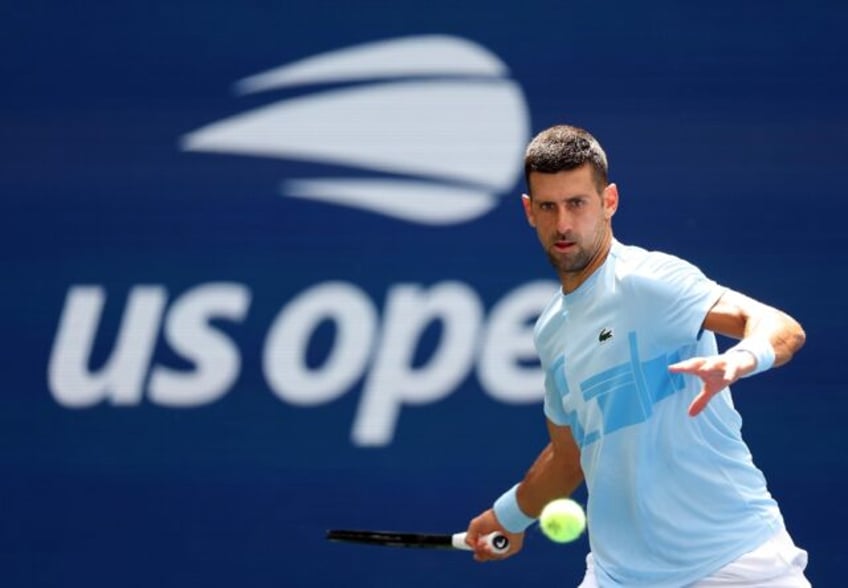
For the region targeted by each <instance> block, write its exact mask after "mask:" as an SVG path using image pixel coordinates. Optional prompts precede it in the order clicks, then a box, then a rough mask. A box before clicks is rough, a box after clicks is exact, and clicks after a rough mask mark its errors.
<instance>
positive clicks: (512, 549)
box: [465, 509, 524, 561]
mask: <svg viewBox="0 0 848 588" xmlns="http://www.w3.org/2000/svg"><path fill="white" fill-rule="evenodd" d="M495 531H497V532H499V533H503V535H505V536H506V537H507V538H508V539H509V549H508V550H507V552H506V553H500V554H498V553H493V552H492V550H491V549H489V546H488V545H487V544H486V542H485V541H483V540H482V537H485V536H486V535H488V534H489V533H494V532H495ZM466 533H467V534H466V536H465V543H467V544H468V546H469V547H471V549H473V550H474V559H475V560H477V561H492V560H498V559H505V558H507V557H512V556H513V555H515V554H516V553H518V552H519V551H521V547H522V545H524V533H510V532H508V531H507V530H506V529H504V528H503V527H501V524H500V522H498V518H497V517H496V516H495V512H494V511H493V510H492V509H489V510H487V511H485V512H484V513H482V514H480V515H479V516H477V517H475V518H473V519H472V520H471V522H470V523H469V524H468V531H467V532H466Z"/></svg>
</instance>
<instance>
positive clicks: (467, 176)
mask: <svg viewBox="0 0 848 588" xmlns="http://www.w3.org/2000/svg"><path fill="white" fill-rule="evenodd" d="M508 76H509V70H508V68H507V66H506V65H505V64H504V63H503V62H502V61H501V60H500V59H498V57H497V56H495V55H494V54H492V53H491V52H490V51H488V50H486V49H485V48H483V47H481V46H479V45H477V44H475V43H472V42H470V41H468V40H465V39H462V38H458V37H449V36H415V37H405V38H400V39H390V40H384V41H378V42H374V43H369V44H366V45H360V46H354V47H348V48H345V49H341V50H338V51H333V52H330V53H324V54H321V55H316V56H313V57H310V58H307V59H304V60H302V61H298V62H295V63H291V64H288V65H284V66H282V67H279V68H275V69H271V70H269V71H265V72H262V73H259V74H256V75H252V76H250V77H247V78H244V79H242V80H240V81H238V82H237V83H236V84H235V91H236V93H237V94H239V95H247V94H256V93H260V92H265V91H268V90H278V89H281V88H291V87H295V86H303V85H307V84H320V83H330V82H334V83H349V85H348V86H344V85H342V86H341V87H335V88H333V89H328V90H324V91H317V92H313V93H309V94H306V95H305V96H299V97H295V98H289V99H285V100H281V101H278V102H276V103H273V104H270V105H268V106H264V107H260V108H257V109H254V110H251V111H248V112H245V113H242V114H239V115H236V116H232V117H229V118H226V119H223V120H220V121H217V122H214V123H211V124H209V125H206V126H204V127H201V128H199V129H197V130H195V131H193V132H190V133H188V134H187V135H185V136H184V137H182V140H181V146H182V149H184V150H186V151H198V152H210V153H223V154H235V155H245V156H252V157H271V158H280V159H289V160H300V161H309V162H318V163H324V164H331V165H344V166H348V167H353V168H358V169H361V170H363V171H365V172H367V173H369V174H373V175H369V176H367V177H355V178H354V177H348V178H343V177H332V178H329V177H328V178H300V179H288V180H286V181H284V182H283V184H282V186H281V188H280V191H281V193H282V194H283V195H285V196H289V197H295V198H306V199H310V200H317V201H323V202H326V203H331V204H336V205H341V206H349V207H355V208H360V209H363V210H367V211H370V212H373V213H377V214H382V215H386V216H389V217H393V218H396V219H401V220H404V221H409V222H414V223H420V224H425V225H449V224H456V223H461V222H467V221H470V220H473V219H475V218H478V217H480V216H482V215H483V214H485V213H487V212H488V211H490V210H491V209H493V208H494V207H495V206H497V204H498V203H499V201H500V198H501V196H502V195H503V194H504V193H505V192H506V191H508V190H510V189H511V188H512V187H513V186H514V185H515V182H516V181H517V180H518V177H519V174H520V172H521V166H522V163H521V160H522V153H523V149H524V145H525V144H526V142H527V140H528V137H529V126H530V125H529V114H528V110H527V104H526V101H525V99H524V95H523V93H522V91H521V88H520V87H519V85H518V84H517V83H516V82H515V81H514V80H512V79H510V78H509V77H508ZM354 82H356V83H355V84H354Z"/></svg>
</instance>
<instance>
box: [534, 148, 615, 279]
mask: <svg viewBox="0 0 848 588" xmlns="http://www.w3.org/2000/svg"><path fill="white" fill-rule="evenodd" d="M530 191H531V195H530V196H527V195H525V196H524V198H523V199H522V201H523V203H524V212H525V214H526V215H527V221H528V222H529V223H530V225H531V226H533V227H534V228H535V229H536V233H537V234H538V236H539V240H540V241H541V242H542V247H544V249H545V252H546V253H547V254H548V259H550V262H551V265H553V266H554V268H555V269H556V271H557V274H558V275H559V277H560V280H561V281H562V283H563V286H564V287H565V289H566V291H567V292H568V291H570V290H573V289H574V288H576V287H577V286H579V285H580V284H581V283H582V282H583V281H584V280H585V279H586V278H587V277H588V276H589V275H590V274H591V273H592V272H593V271H594V270H595V269H596V268H597V267H598V266H600V265H601V264H602V263H603V261H604V259H605V258H606V253H607V251H608V250H609V245H610V243H611V240H612V229H611V225H610V220H611V219H612V215H613V214H615V210H616V208H617V207H618V189H617V188H616V186H615V184H609V185H608V186H607V187H606V188H604V189H603V190H602V191H600V192H599V191H598V188H597V186H596V184H595V181H594V178H593V175H592V168H591V166H590V165H588V164H586V165H583V166H581V167H579V168H577V169H574V170H570V171H563V172H558V173H555V174H543V173H539V172H532V173H531V174H530Z"/></svg>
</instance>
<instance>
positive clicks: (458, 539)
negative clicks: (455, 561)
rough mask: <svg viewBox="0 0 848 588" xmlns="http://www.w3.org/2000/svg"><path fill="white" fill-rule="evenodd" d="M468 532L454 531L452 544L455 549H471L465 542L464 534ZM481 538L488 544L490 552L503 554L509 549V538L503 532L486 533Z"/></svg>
mask: <svg viewBox="0 0 848 588" xmlns="http://www.w3.org/2000/svg"><path fill="white" fill-rule="evenodd" d="M467 534H468V533H465V532H462V533H454V534H453V536H452V544H453V546H454V548H455V549H464V550H466V551H472V549H471V547H470V546H469V545H468V544H467V543H466V542H465V536H466V535H467ZM483 540H484V541H485V542H486V543H487V544H488V546H489V549H491V550H492V553H497V554H498V555H500V554H504V553H506V552H507V551H509V538H507V536H506V535H504V534H503V533H498V532H497V531H495V532H493V533H489V534H488V535H484V536H483Z"/></svg>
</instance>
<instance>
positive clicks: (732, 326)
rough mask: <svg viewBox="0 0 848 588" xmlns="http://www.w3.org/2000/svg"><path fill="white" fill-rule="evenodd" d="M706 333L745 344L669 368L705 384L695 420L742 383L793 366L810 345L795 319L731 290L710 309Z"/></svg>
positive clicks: (693, 406) (696, 404) (692, 410)
mask: <svg viewBox="0 0 848 588" xmlns="http://www.w3.org/2000/svg"><path fill="white" fill-rule="evenodd" d="M703 328H704V329H707V330H709V331H713V332H715V333H720V334H722V335H725V336H727V337H733V338H735V339H741V340H740V341H739V343H738V344H736V345H734V346H733V347H731V348H730V349H728V350H727V351H725V352H724V353H722V354H719V355H714V356H710V357H693V358H691V359H687V360H685V361H681V362H679V363H676V364H673V365H671V366H669V371H671V372H673V373H684V374H692V375H695V376H698V377H699V378H701V380H702V381H703V388H702V389H701V393H700V394H699V395H698V396H697V397H696V398H695V400H694V401H692V404H691V405H690V406H689V414H690V416H695V415H697V414H698V413H699V412H701V411H702V410H703V409H704V407H705V406H706V405H707V403H708V402H709V401H710V399H711V398H712V397H713V396H715V395H716V394H717V393H718V392H720V391H721V390H723V389H724V388H725V387H727V386H729V385H731V384H732V383H733V382H735V381H736V380H738V379H739V378H743V377H745V376H749V375H754V374H755V373H760V372H763V371H765V370H767V369H769V368H771V367H777V366H780V365H783V364H785V363H787V362H788V361H789V360H790V359H792V356H793V355H794V354H795V352H797V351H798V350H799V349H800V348H801V347H802V346H803V345H804V340H805V334H804V329H803V328H801V325H800V324H799V323H798V321H796V320H795V319H794V318H792V317H791V316H789V315H788V314H786V313H785V312H782V311H780V310H778V309H776V308H774V307H772V306H769V305H767V304H763V303H762V302H759V301H757V300H754V299H753V298H750V297H748V296H745V295H744V294H740V293H739V292H734V291H733V290H726V291H725V292H724V293H723V294H722V295H721V297H720V298H719V299H718V301H717V302H716V303H715V304H714V305H713V307H712V308H711V309H710V310H709V312H708V313H707V316H706V318H705V319H704V323H703Z"/></svg>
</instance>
